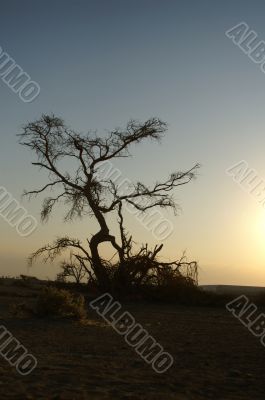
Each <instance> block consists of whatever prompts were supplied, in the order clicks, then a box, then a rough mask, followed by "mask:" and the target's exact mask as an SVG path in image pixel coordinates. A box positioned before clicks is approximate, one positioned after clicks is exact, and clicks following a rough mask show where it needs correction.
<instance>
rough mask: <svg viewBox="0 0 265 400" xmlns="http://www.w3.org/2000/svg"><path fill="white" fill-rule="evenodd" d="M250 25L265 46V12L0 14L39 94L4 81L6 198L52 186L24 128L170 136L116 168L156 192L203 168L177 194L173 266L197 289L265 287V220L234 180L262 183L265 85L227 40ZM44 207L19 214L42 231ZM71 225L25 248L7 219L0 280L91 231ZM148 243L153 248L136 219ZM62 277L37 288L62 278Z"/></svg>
mask: <svg viewBox="0 0 265 400" xmlns="http://www.w3.org/2000/svg"><path fill="white" fill-rule="evenodd" d="M241 21H245V22H246V23H247V24H248V25H249V26H250V27H251V28H252V29H253V30H255V31H256V32H257V33H258V37H259V38H260V40H265V3H264V1H252V2H250V1H231V0H229V1H228V0H226V1H222V2H213V1H210V0H209V1H205V0H202V1H200V2H198V1H195V0H193V1H187V0H185V1H177V0H175V1H173V0H159V1H158V0H133V1H132V0H131V1H128V0H120V1H118V0H104V1H103V0H94V1H90V0H87V1H84V0H83V1H80V0H75V1H74V0H72V1H68V0H64V1H63V0H57V1H55V0H53V1H49V0H45V1H36V0H35V1H29V0H24V1H23V2H22V1H20V0H17V1H12V0H9V1H8V2H7V1H2V2H1V13H0V38H1V39H0V46H1V47H2V48H3V49H4V50H5V51H6V52H7V53H8V54H9V55H10V56H11V57H13V58H14V59H15V60H16V62H17V63H18V64H19V65H20V66H21V67H22V68H23V69H24V70H25V71H26V72H27V73H28V74H29V75H30V76H31V78H32V79H33V80H35V81H37V82H38V83H39V85H40V87H41V92H40V95H39V97H38V98H37V99H36V100H35V101H34V102H32V103H28V104H26V103H23V102H22V101H21V100H20V98H19V97H18V96H17V95H16V94H14V93H13V92H12V91H11V90H10V89H9V87H7V86H6V85H5V83H4V82H2V81H1V80H0V109H1V113H2V114H1V130H0V135H1V147H0V154H1V157H0V171H1V181H0V186H4V187H6V188H7V190H9V192H11V193H12V194H13V195H14V196H15V197H16V198H17V199H20V196H21V194H22V192H23V190H24V189H25V188H27V189H31V188H37V187H39V186H40V185H41V183H44V182H45V174H44V173H43V174H42V173H40V172H39V171H38V170H37V169H34V168H33V167H32V166H31V165H30V161H31V155H30V153H29V152H27V150H26V149H25V148H22V147H21V146H19V145H18V143H17V137H16V134H17V133H19V132H20V131H21V126H22V125H23V124H24V123H26V122H28V121H32V120H34V119H36V118H38V117H39V116H40V114H42V113H50V112H54V113H55V114H56V115H58V116H61V117H62V118H64V119H65V121H66V122H67V124H69V125H71V126H72V127H73V128H74V129H76V130H78V131H87V130H89V129H98V132H99V133H100V132H104V130H105V129H112V128H115V127H117V126H123V125H124V124H125V123H126V121H128V120H129V119H130V118H136V119H139V120H142V121H144V120H146V119H148V118H149V117H152V116H158V117H160V118H161V119H163V120H164V121H167V122H168V124H169V130H168V133H167V135H166V137H165V138H164V140H163V142H162V143H161V145H157V144H155V143H152V144H150V143H145V144H144V145H141V146H139V147H138V148H135V149H134V158H132V159H128V160H125V162H124V163H121V164H119V167H120V168H121V170H122V173H123V175H124V176H125V177H128V178H133V179H135V180H138V179H141V180H142V181H144V182H145V183H152V182H154V181H155V180H156V179H162V178H163V177H166V176H167V174H168V173H169V172H171V171H174V170H178V169H184V168H189V167H191V166H192V165H193V164H195V163H196V162H199V163H201V164H202V168H201V169H200V172H199V176H198V178H197V180H196V181H194V182H192V183H190V184H189V185H188V186H185V187H183V188H181V189H180V190H176V191H175V197H176V199H177V201H178V202H179V203H180V205H181V207H182V213H181V214H180V215H179V216H178V217H174V216H173V214H167V213H166V214H165V215H166V216H170V218H172V220H173V222H174V232H173V234H172V235H171V236H170V237H169V238H168V239H167V240H166V241H165V243H164V249H163V256H164V258H165V259H169V258H171V259H175V258H178V257H180V255H181V253H182V251H183V250H185V249H186V250H187V255H188V258H190V259H196V260H198V262H199V265H200V283H213V284H217V283H219V284H222V283H223V284H249V285H260V286H265V210H264V209H263V208H262V207H261V205H260V204H259V203H258V201H257V200H256V199H255V198H253V197H251V196H250V195H249V194H248V193H246V192H245V191H244V190H242V189H241V188H240V187H239V186H238V185H237V184H236V183H235V182H234V181H233V179H232V178H231V177H229V176H228V175H227V174H226V172H225V170H226V169H227V168H228V167H229V166H231V165H233V164H235V163H236V162H238V161H239V160H242V159H244V160H246V161H247V162H248V164H249V166H250V167H252V168H255V169H256V170H257V171H258V173H259V176H260V177H261V178H264V179H265V112H264V110H265V74H264V73H262V72H261V71H260V69H259V66H258V65H256V64H254V63H253V62H252V61H251V60H250V59H249V58H248V57H247V55H245V54H244V53H243V52H242V51H241V50H240V49H239V48H238V47H237V46H235V45H234V44H233V42H232V41H231V40H229V39H228V38H227V37H226V36H225V31H226V30H227V29H229V28H231V27H233V26H234V25H236V24H237V23H239V22H241ZM40 202H41V198H40V199H34V200H33V201H31V202H30V203H28V202H27V201H25V200H24V201H23V205H24V206H25V207H26V208H27V209H28V210H29V212H30V213H31V214H32V215H34V216H36V218H37V219H38V220H39V209H40ZM60 214H61V212H60V211H59V213H58V215H57V214H56V215H54V217H53V218H52V219H51V220H50V221H49V223H48V224H45V225H43V224H41V223H39V225H38V229H37V230H36V232H35V233H34V234H33V235H32V236H30V237H28V238H21V237H19V236H18V235H17V233H16V230H15V229H13V228H11V227H10V226H9V225H8V224H7V223H6V222H5V221H4V220H2V219H0V235H1V241H0V274H1V275H11V276H14V275H18V274H20V273H27V268H26V262H25V258H26V256H27V255H28V254H29V253H30V252H31V251H33V250H34V249H36V248H38V247H40V246H41V245H42V244H43V243H46V242H48V241H52V240H53V238H55V237H56V236H57V235H62V234H68V235H70V236H78V237H80V238H85V237H87V236H89V233H90V232H91V231H93V230H95V229H97V226H96V224H95V223H92V221H91V220H84V221H82V222H74V223H68V224H63V223H62V219H61V215H60ZM128 228H129V229H130V230H131V231H132V232H133V233H134V235H135V236H136V238H137V240H138V241H139V242H142V241H143V242H146V241H149V242H150V243H151V244H154V243H155V240H154V238H153V237H152V235H151V234H150V233H149V232H147V231H146V230H145V228H144V227H142V226H141V225H140V224H139V222H137V221H136V220H135V219H134V218H133V217H129V218H128ZM56 272H57V269H56V264H55V265H52V266H42V265H37V266H36V267H33V269H32V270H31V271H30V274H32V275H36V276H40V277H50V278H53V277H54V274H55V273H56Z"/></svg>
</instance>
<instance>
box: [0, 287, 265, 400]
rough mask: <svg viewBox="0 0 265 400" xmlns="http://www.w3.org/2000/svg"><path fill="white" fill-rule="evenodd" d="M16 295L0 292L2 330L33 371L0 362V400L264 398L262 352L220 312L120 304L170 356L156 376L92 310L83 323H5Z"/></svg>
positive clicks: (237, 324) (264, 352)
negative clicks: (23, 372)
mask: <svg viewBox="0 0 265 400" xmlns="http://www.w3.org/2000/svg"><path fill="white" fill-rule="evenodd" d="M16 293H19V290H17V289H16V290H14V291H13V292H12V293H10V295H9V294H8V293H6V292H5V293H3V292H1V290H0V319H1V324H4V325H5V326H6V327H7V329H8V330H9V331H11V332H12V334H13V335H14V336H15V337H16V338H17V339H18V340H19V341H20V342H22V343H23V344H24V345H25V346H26V347H27V348H28V350H29V351H30V352H31V353H32V354H34V355H35V356H36V358H37V359H38V366H37V368H36V369H35V370H34V371H33V372H32V373H31V374H30V375H28V376H24V377H23V376H20V375H19V374H18V373H17V372H16V370H15V368H14V367H11V366H9V364H8V363H7V361H5V360H4V359H2V358H0V373H1V376H0V398H1V399H20V400H23V399H36V400H39V399H43V400H44V399H54V400H55V399H76V400H82V399H89V400H94V399H113V400H117V399H128V400H129V399H130V400H133V399H153V400H164V399H165V400H171V399H172V400H173V399H174V400H193V399H194V400H195V399H196V400H204V399H220V400H221V399H222V400H244V399H246V400H255V399H256V400H258V399H262V400H264V397H265V348H264V347H263V346H262V345H261V344H260V342H259V340H258V339H257V338H255V337H253V336H252V335H251V334H250V333H249V332H248V330H247V329H246V328H245V327H244V326H242V325H241V324H240V322H238V321H237V320H236V319H234V317H233V316H232V315H230V314H229V313H228V311H226V310H225V309H222V308H210V307H205V308H203V307H178V306H174V305H170V306H166V305H154V304H152V305H151V304H145V305H140V304H138V305H131V304H126V305H124V308H125V309H126V310H128V311H130V312H132V313H133V315H134V316H135V318H136V321H137V322H139V323H141V324H142V325H143V326H144V327H145V328H146V329H147V330H148V332H149V333H150V334H151V335H153V336H154V337H155V338H156V339H157V340H158V341H159V343H160V344H161V345H162V346H163V347H164V349H165V350H166V351H168V352H170V353H171V354H172V355H173V357H174V360H175V362H174V364H173V366H172V367H171V368H170V369H169V370H168V371H167V372H166V373H164V374H157V373H156V372H154V371H153V370H152V368H151V366H150V365H147V364H146V363H145V362H144V361H143V360H142V359H141V358H140V357H139V356H138V355H137V354H136V353H135V351H134V350H133V349H132V348H130V347H129V346H128V345H127V344H126V343H125V341H124V339H123V338H122V337H120V336H119V335H118V334H117V333H116V332H115V331H113V329H112V328H111V327H109V326H107V325H106V323H104V321H102V320H101V319H100V317H97V315H95V314H94V313H93V312H92V311H91V312H90V313H89V322H88V324H87V325H80V324H79V323H78V322H72V321H65V320H51V319H48V320H47V319H32V318H29V319H21V320H19V319H15V318H13V317H11V316H10V315H9V313H8V307H9V305H10V304H12V303H14V302H21V298H20V299H19V298H16Z"/></svg>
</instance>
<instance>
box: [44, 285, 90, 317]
mask: <svg viewBox="0 0 265 400" xmlns="http://www.w3.org/2000/svg"><path fill="white" fill-rule="evenodd" d="M36 315H37V316H40V317H49V316H55V317H56V316H57V317H70V318H77V319H84V318H85V317H86V308H85V298H84V296H82V295H75V294H74V293H71V292H69V291H68V290H64V289H57V288H55V287H46V288H44V289H43V291H42V293H41V294H40V296H39V297H38V299H37V304H36Z"/></svg>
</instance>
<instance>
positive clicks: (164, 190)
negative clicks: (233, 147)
mask: <svg viewBox="0 0 265 400" xmlns="http://www.w3.org/2000/svg"><path fill="white" fill-rule="evenodd" d="M166 129H167V125H166V124H165V123H164V122H162V121H161V120H160V119H157V118H152V119H149V120H147V121H146V122H144V123H139V122H137V121H134V120H132V121H130V122H129V123H128V124H127V126H126V128H125V129H115V130H113V131H110V132H109V133H108V135H107V136H106V137H102V136H98V135H96V134H92V133H87V134H81V133H78V132H75V131H73V130H72V129H69V128H68V127H67V126H66V125H65V123H64V121H63V120H62V119H60V118H57V117H55V116H54V115H51V116H49V115H43V116H42V117H41V118H40V119H39V120H37V121H35V122H31V123H28V124H27V125H26V126H25V127H24V128H23V132H22V133H21V134H20V135H19V136H20V143H21V144H22V145H24V146H27V147H29V148H30V149H31V150H32V151H33V152H34V153H35V154H36V156H37V159H36V160H35V161H34V162H32V164H33V165H34V166H36V167H39V168H40V169H42V170H45V171H46V172H47V173H48V182H47V184H46V185H45V186H43V187H41V188H39V189H36V190H32V191H28V192H26V193H25V195H27V196H32V195H38V194H40V193H43V192H46V191H47V190H49V189H54V188H55V187H56V188H58V189H60V190H59V191H58V192H57V194H56V196H52V197H47V198H45V200H44V202H43V206H42V211H41V218H42V220H43V221H46V220H47V219H48V217H49V216H50V214H51V212H52V211H53V208H54V206H55V205H56V204H57V203H58V202H60V201H63V202H64V204H65V205H66V206H68V210H67V213H66V215H65V219H66V220H68V219H73V218H75V217H77V216H79V217H82V216H84V215H89V216H93V217H95V218H96V220H97V222H98V224H99V230H98V232H96V233H95V234H93V235H92V237H91V238H90V239H89V240H88V239H87V241H88V247H89V250H86V249H85V248H84V247H83V245H82V244H81V242H80V241H79V240H78V239H71V238H69V237H64V238H59V239H57V240H56V241H55V242H54V243H53V244H51V245H49V244H48V245H45V246H44V247H42V248H41V249H39V250H37V251H36V252H35V253H33V255H32V256H31V258H30V261H31V262H32V261H33V260H34V259H35V258H36V257H37V256H40V255H44V253H46V254H47V256H46V260H48V259H49V260H52V259H54V257H55V256H57V255H58V254H60V253H61V251H63V250H64V249H66V248H71V249H74V250H75V251H76V253H74V257H75V258H76V260H77V261H78V262H79V263H80V265H82V268H83V269H85V270H86V271H87V273H89V274H90V275H91V279H95V280H96V281H97V283H98V285H99V286H100V287H101V288H104V289H106V288H110V285H111V282H110V273H109V271H110V269H111V265H110V263H108V262H107V261H106V260H104V259H103V258H102V257H101V256H100V254H99V245H100V244H101V243H103V242H109V243H110V244H111V245H112V247H113V249H114V250H115V252H117V255H118V258H119V262H118V275H120V276H122V275H124V274H123V270H126V265H127V267H128V265H129V262H128V260H129V259H131V258H132V254H131V250H132V237H131V236H129V235H128V234H127V233H126V232H125V228H124V220H123V212H122V207H123V205H124V203H126V202H127V203H129V204H130V205H131V206H133V207H135V208H137V209H138V210H140V211H142V212H146V211H147V210H148V209H150V208H154V207H162V208H172V209H173V210H174V211H176V209H177V205H176V203H175V201H174V198H173V196H172V195H171V192H172V190H173V189H174V188H176V187H178V186H182V185H185V184H187V183H188V182H190V181H191V180H192V179H193V178H194V177H195V173H196V171H197V169H198V167H199V165H198V164H196V165H194V166H193V167H192V168H190V169H189V170H187V171H184V172H175V173H172V174H171V175H170V176H169V177H168V178H166V179H165V180H164V182H162V183H161V182H156V183H155V184H154V185H153V186H152V187H148V186H146V185H145V184H143V183H141V182H137V183H135V184H132V187H131V188H129V190H128V193H127V194H126V193H125V194H124V193H120V191H119V187H118V185H117V184H116V183H115V182H114V181H113V180H112V179H111V178H107V179H104V180H100V179H99V177H98V175H97V168H99V167H100V165H102V163H104V162H106V161H108V160H114V159H116V158H122V157H129V156H130V152H129V150H130V147H131V146H132V145H133V144H138V143H140V142H142V141H143V140H145V139H152V140H155V141H159V140H160V139H161V138H162V136H163V135H164V133H165V132H166ZM66 160H72V162H71V163H69V166H71V172H66V171H65V170H64V168H65V165H67V164H66V163H65V161H66ZM146 200H148V201H147V202H146ZM113 211H116V212H117V219H118V222H119V226H120V238H119V240H118V239H117V238H116V237H115V236H113V235H112V234H111V233H110V229H109V226H108V224H107V222H106V216H107V214H109V213H112V212H113ZM161 248H162V246H160V247H159V248H158V247H156V248H155V249H154V251H153V252H151V253H150V251H149V250H148V249H147V248H146V247H143V248H142V249H141V250H140V253H139V255H140V254H142V253H145V255H146V256H147V257H149V258H151V259H152V260H153V261H154V260H155V256H156V255H157V254H158V252H159V251H160V250H161ZM134 273H135V272H134Z"/></svg>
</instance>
